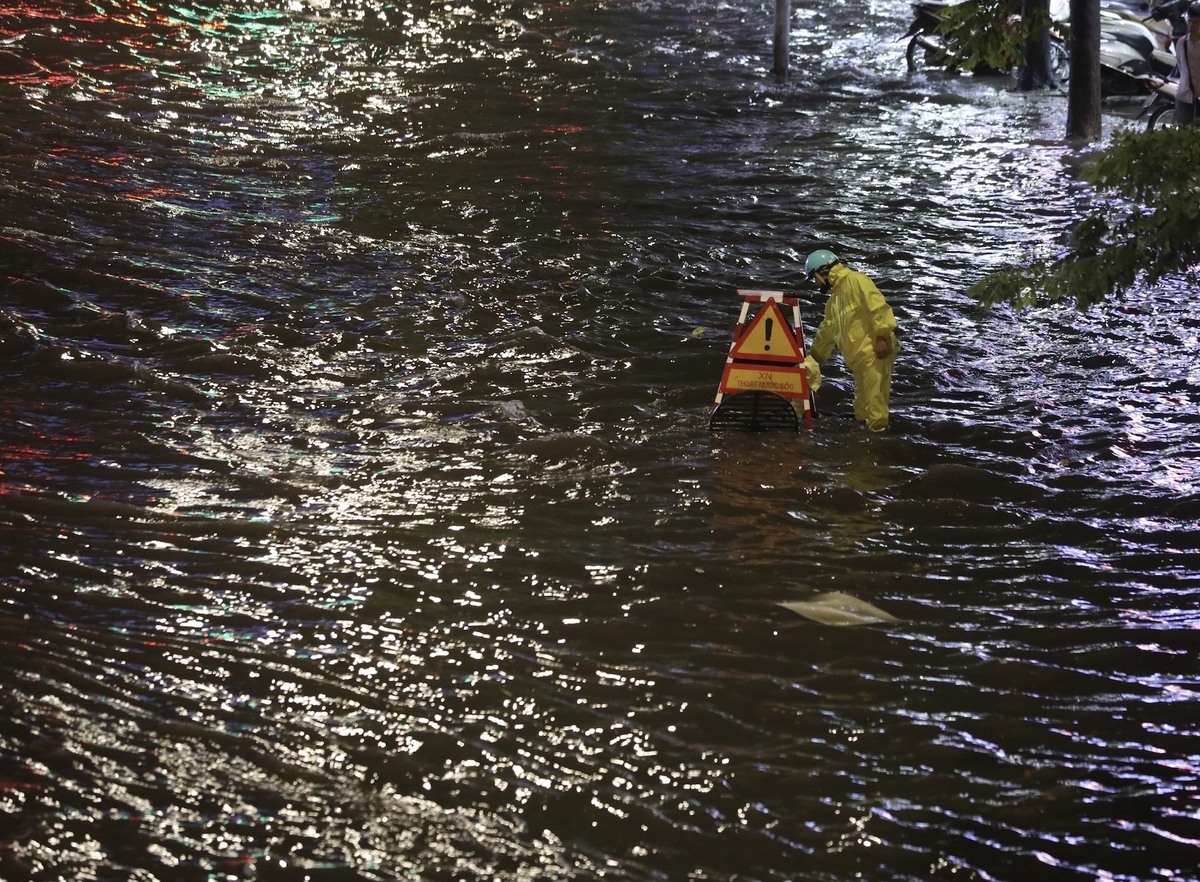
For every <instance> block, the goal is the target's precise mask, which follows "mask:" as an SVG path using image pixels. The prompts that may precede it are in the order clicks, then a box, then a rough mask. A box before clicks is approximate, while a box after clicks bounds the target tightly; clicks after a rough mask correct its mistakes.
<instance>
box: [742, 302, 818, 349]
mask: <svg viewBox="0 0 1200 882" xmlns="http://www.w3.org/2000/svg"><path fill="white" fill-rule="evenodd" d="M729 357H730V358H733V359H752V360H755V361H786V362H792V363H795V362H798V361H803V360H804V356H803V355H802V354H801V353H800V346H799V345H798V344H797V343H796V337H795V335H794V334H793V333H792V326H791V325H789V324H788V323H787V320H786V319H784V317H783V313H782V312H781V311H780V309H779V304H778V302H776V301H774V300H768V301H767V302H766V303H765V304H763V308H762V309H760V310H759V311H758V315H756V316H755V317H754V318H753V319H751V320H750V324H749V325H747V326H746V330H745V331H743V332H742V335H741V336H740V337H738V339H737V342H735V343H734V344H733V348H732V349H730V350H729Z"/></svg>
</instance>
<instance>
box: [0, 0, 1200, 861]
mask: <svg viewBox="0 0 1200 882" xmlns="http://www.w3.org/2000/svg"><path fill="white" fill-rule="evenodd" d="M100 11H101V12H104V13H107V15H104V16H102V15H98V14H96V12H95V11H94V10H92V9H91V8H90V7H89V8H88V9H83V8H82V7H80V8H79V9H75V10H71V9H68V10H67V12H66V13H62V11H61V10H58V9H57V8H56V10H55V17H53V18H49V17H46V15H44V13H45V10H42V11H41V12H38V8H37V7H34V6H27V7H25V8H24V11H21V10H17V11H13V12H10V13H6V14H5V17H4V18H3V19H2V20H0V28H2V29H3V31H4V36H5V40H6V41H7V42H6V44H5V49H4V51H6V52H8V53H9V55H11V56H12V57H11V58H10V57H8V56H5V57H3V58H0V90H2V94H3V96H4V100H5V101H6V102H7V104H8V106H9V107H10V108H11V110H12V112H11V113H7V114H6V115H5V117H4V122H3V123H2V124H0V126H2V128H0V137H2V138H3V143H4V144H5V145H6V147H7V148H8V152H7V153H6V158H5V159H4V160H3V162H0V199H3V201H4V204H5V207H6V209H8V210H7V211H6V213H5V217H8V218H10V220H9V221H6V223H7V224H8V225H7V226H5V227H4V228H3V230H0V236H3V239H4V245H3V249H4V250H3V252H2V256H0V267H2V268H3V270H4V276H5V280H6V293H5V297H4V299H3V304H2V307H3V312H2V313H0V320H3V322H4V324H3V326H2V327H0V332H2V334H0V343H2V344H3V348H2V349H0V358H2V359H3V362H2V364H3V370H4V372H5V378H6V383H5V390H6V391H5V395H4V396H3V415H4V417H5V419H4V425H5V432H4V435H3V438H2V440H0V492H2V493H3V495H2V496H0V499H2V500H3V506H0V543H2V544H3V548H4V554H3V556H2V558H0V576H2V578H3V593H2V594H0V643H2V644H3V649H2V651H3V653H4V656H5V658H6V659H8V660H9V663H8V664H7V665H6V673H5V675H4V681H3V682H4V687H5V688H4V692H3V698H0V709H2V710H3V714H0V719H2V720H3V723H0V806H3V809H4V812H3V814H4V816H5V818H6V820H5V822H4V825H3V826H0V876H3V877H4V878H13V879H58V878H82V877H95V878H106V879H107V878H114V879H115V878H135V877H136V878H139V879H149V878H157V879H164V880H166V879H173V880H174V879H205V880H207V879H233V878H247V877H250V876H254V877H256V878H259V879H264V880H265V879H288V878H299V875H300V874H304V875H308V876H310V877H312V878H322V874H325V875H324V878H330V879H333V878H338V879H350V878H354V879H358V878H362V879H391V878H401V877H412V878H422V879H464V878H489V879H533V878H537V879H543V878H549V879H591V878H600V877H608V878H623V879H624V878H627V879H647V878H697V879H699V878H706V879H733V878H739V879H785V878H786V879H799V878H811V879H830V878H833V879H841V878H850V877H854V876H861V877H865V878H887V879H904V878H922V879H925V878H939V877H943V876H951V875H954V876H957V877H961V878H977V879H983V878H1010V877H1013V876H1017V875H1019V874H1022V873H1025V874H1032V875H1034V876H1039V875H1040V874H1044V873H1045V872H1046V870H1045V868H1046V867H1055V868H1058V869H1059V870H1060V871H1062V872H1076V873H1080V874H1084V875H1092V876H1101V875H1106V874H1107V875H1108V876H1110V877H1112V878H1145V877H1147V876H1149V875H1152V874H1155V873H1157V874H1158V875H1161V876H1164V877H1170V876H1171V875H1172V874H1174V875H1175V876H1176V877H1177V878H1186V876H1187V874H1188V873H1190V872H1192V868H1193V867H1194V864H1195V844H1194V835H1193V831H1191V829H1190V824H1191V815H1192V814H1194V813H1193V812H1192V811H1191V808H1192V807H1191V805H1190V802H1189V800H1190V799H1191V797H1190V794H1191V793H1192V792H1193V791H1194V790H1195V788H1196V785H1197V780H1196V769H1195V764H1194V763H1193V762H1192V761H1191V760H1190V759H1189V757H1190V756H1191V755H1192V753H1194V751H1192V749H1191V747H1190V745H1191V742H1192V740H1194V735H1195V732H1194V724H1193V723H1191V722H1190V720H1191V716H1190V715H1189V714H1188V713H1187V712H1186V711H1187V708H1188V702H1189V701H1193V700H1194V698H1195V691H1196V690H1195V671H1194V665H1192V663H1191V658H1192V656H1193V652H1192V649H1193V647H1192V643H1193V642H1194V640H1193V637H1192V635H1193V632H1194V630H1195V627H1196V622H1195V617H1194V616H1193V615H1191V614H1190V613H1189V612H1188V610H1189V609H1190V608H1191V607H1192V606H1194V605H1195V604H1194V599H1195V593H1196V588H1197V585H1196V576H1195V571H1196V552H1197V547H1196V540H1195V538H1194V530H1193V529H1192V528H1193V527H1194V521H1195V517H1196V512H1197V508H1196V500H1197V487H1196V445H1195V442H1194V440H1193V436H1194V428H1195V425H1196V422H1197V419H1196V416H1195V414H1196V412H1197V408H1196V401H1195V392H1194V390H1195V388H1196V382H1195V381H1196V380H1197V379H1198V377H1197V373H1196V368H1195V367H1194V365H1193V364H1192V359H1191V353H1192V352H1194V351H1195V348H1196V342H1197V334H1196V328H1197V327H1200V318H1198V316H1197V313H1196V307H1195V305H1194V303H1195V298H1194V297H1192V296H1191V294H1192V293H1193V289H1192V288H1190V287H1188V283H1187V282H1186V280H1175V281H1173V282H1171V283H1167V284H1164V285H1163V286H1161V287H1159V288H1156V289H1153V290H1144V291H1138V292H1135V294H1134V295H1133V296H1131V297H1130V298H1129V299H1128V300H1126V301H1125V302H1124V303H1123V304H1122V305H1121V306H1120V307H1118V308H1113V309H1110V310H1108V311H1106V312H1104V313H1102V314H1091V315H1087V316H1078V315H1075V314H1072V313H1069V312H1065V311H1063V310H1061V309H1038V310H1034V311H1031V312H1030V313H1027V314H1025V315H1023V316H1020V317H1014V316H1012V315H1010V314H1008V313H1007V312H1006V311H1004V310H998V311H997V312H996V313H995V314H993V315H990V316H985V315H981V314H978V313H976V312H974V311H973V310H972V309H971V304H970V303H969V302H968V301H967V300H966V298H965V296H964V295H963V291H965V289H966V288H967V286H968V285H969V284H970V283H971V282H972V281H974V280H975V279H976V278H978V277H979V276H980V275H982V274H983V273H984V272H986V271H987V270H988V269H990V268H992V267H993V266H995V265H997V264H998V263H1000V262H1002V261H1005V260H1008V259H1011V258H1013V257H1016V256H1020V255H1024V254H1028V253H1031V252H1032V253H1041V252H1043V251H1045V250H1047V249H1053V247H1054V245H1055V243H1056V242H1057V241H1058V239H1059V238H1060V237H1061V235H1062V234H1063V233H1064V231H1065V229H1066V227H1067V226H1068V225H1069V219H1070V216H1071V212H1072V211H1074V210H1076V209H1077V208H1078V207H1080V206H1081V205H1084V204H1086V198H1087V191H1086V190H1085V189H1084V188H1083V187H1082V186H1081V185H1080V184H1079V183H1078V182H1077V181H1075V180H1074V178H1073V174H1074V172H1073V169H1074V166H1075V164H1076V162H1077V158H1076V157H1075V156H1074V154H1072V153H1071V151H1070V150H1069V149H1068V148H1065V147H1063V146H1062V145H1061V143H1060V141H1059V135H1060V129H1061V126H1062V112H1063V105H1062V102H1061V99H1059V98H1058V97H1056V96H1034V97H1029V96H1021V95H1017V94H1014V93H1010V92H1008V91H1006V90H1005V88H1004V85H1005V84H1004V83H998V82H989V81H977V80H972V79H969V78H943V77H937V76H918V77H912V78H909V77H906V76H905V75H903V73H902V70H903V61H902V58H901V52H902V49H903V44H902V43H898V42H895V40H894V37H895V36H897V35H898V34H899V33H900V32H902V29H903V27H904V26H905V25H906V24H907V22H906V16H907V13H908V10H907V7H906V6H905V5H904V4H893V3H882V4H866V5H862V4H840V5H835V6H834V7H831V8H830V9H828V10H824V11H822V12H821V13H819V14H818V13H811V12H808V11H805V12H802V13H800V14H799V15H798V22H797V25H798V29H797V32H796V35H795V43H794V47H795V51H796V53H797V62H798V63H797V65H796V70H795V72H794V74H793V76H792V78H791V79H790V81H789V82H788V83H786V84H781V83H779V82H777V81H775V80H774V79H773V78H771V77H770V76H769V75H768V74H767V73H766V69H765V68H766V65H767V63H768V59H769V28H767V27H766V24H767V23H768V22H769V13H770V10H745V9H740V8H739V9H735V8H733V7H725V6H719V5H717V6H710V7H705V6H701V7H695V6H694V5H686V4H675V5H672V4H644V3H643V4H633V5H619V6H590V5H578V4H572V5H568V6H562V7H559V6H534V7H511V8H509V7H503V8H500V7H498V8H495V9H488V10H484V9H480V8H475V7H454V8H444V7H438V8H436V9H433V8H431V9H429V10H422V9H421V8H419V7H411V6H410V7H405V8H404V9H401V8H399V7H395V6H392V5H386V4H375V3H368V2H351V0H345V2H334V3H322V4H317V3H309V4H296V5H295V8H290V9H288V10H286V11H283V10H274V9H264V8H260V7H259V6H258V5H256V4H249V5H247V4H213V3H205V4H191V5H190V6H187V7H179V8H173V9H172V10H170V11H166V10H160V11H155V10H153V9H151V8H149V7H145V6H136V8H134V7H133V6H130V5H129V4H125V3H118V2H115V0H113V2H109V3H107V4H102V5H101V7H100ZM60 15H62V16H65V20H66V21H67V22H69V25H68V26H65V27H61V28H59V29H58V30H53V29H52V26H51V24H50V22H51V21H52V20H53V21H57V20H58V19H57V16H60ZM54 27H58V26H54ZM1112 124H1118V123H1117V122H1115V121H1113V122H1112ZM824 240H830V241H832V242H835V243H838V245H837V247H838V248H839V249H840V250H842V251H844V252H845V253H846V254H847V255H848V256H850V257H851V259H852V260H853V262H855V263H858V264H861V265H863V266H864V268H866V269H868V270H869V271H871V272H872V273H873V274H875V275H876V276H877V277H878V278H879V280H880V282H881V284H882V285H883V286H884V288H885V290H886V291H888V294H889V297H890V298H891V299H892V300H893V303H894V306H895V307H896V311H897V313H898V315H899V316H900V319H901V322H902V325H903V328H904V331H905V336H904V345H905V356H904V361H903V362H902V364H901V366H900V369H898V374H897V379H896V388H895V393H894V394H895V407H896V412H897V416H896V431H895V432H893V433H892V434H891V435H889V436H887V437H885V438H865V437H862V436H861V435H859V434H857V433H856V432H855V430H854V428H853V427H852V426H851V425H850V423H849V421H848V420H847V419H846V418H845V417H844V414H845V412H846V411H847V409H848V406H849V396H850V390H849V388H848V384H847V381H846V378H845V377H844V376H842V375H841V374H840V372H839V371H838V369H837V368H836V366H834V367H832V368H831V370H830V372H829V379H828V384H827V386H826V388H825V389H823V390H822V400H821V408H822V411H823V414H824V415H823V416H822V418H821V419H820V421H819V422H818V426H817V429H816V430H815V431H814V432H813V433H811V434H805V435H802V436H800V437H796V438H780V437H775V436H761V437H752V436H739V435H736V434H735V435H725V436H713V435H710V433H709V432H708V431H707V430H706V428H705V425H704V418H705V413H706V408H707V406H708V404H709V402H710V401H711V397H712V394H713V391H714V386H715V382H716V379H717V377H718V374H719V366H720V364H721V362H722V360H723V359H724V357H725V351H726V348H727V345H728V340H727V336H726V335H727V334H728V332H729V329H730V327H731V325H732V322H733V320H734V318H735V312H736V306H737V304H736V297H735V296H734V294H733V291H734V289H735V288H736V287H738V286H747V285H749V286H755V287H762V286H764V285H770V286H785V287H789V288H790V287H794V286H796V285H797V284H798V282H799V278H800V269H799V267H800V266H801V264H802V260H803V256H804V254H805V253H806V251H807V249H808V248H809V247H810V246H811V245H812V244H813V243H815V242H823V241H824ZM802 297H803V298H804V299H805V304H804V310H803V313H804V317H805V321H806V323H807V324H808V329H807V330H808V332H809V334H811V331H812V322H814V321H815V319H816V318H817V316H818V315H819V309H820V304H819V303H818V302H817V300H816V297H815V295H814V294H813V293H812V292H810V291H807V290H802ZM699 327H704V328H706V329H708V330H707V331H706V332H705V333H701V334H695V333H693V332H695V331H696V329H697V328H699ZM824 591H841V592H845V593H848V594H852V595H854V596H856V597H859V598H861V599H863V600H867V601H870V602H871V603H875V604H878V605H879V606H880V607H882V608H884V609H886V610H887V611H889V612H891V613H892V614H894V615H896V616H897V617H898V618H899V619H900V620H901V621H900V623H899V624H898V625H896V626H871V627H866V628H861V629H837V628H828V627H822V626H818V625H815V624H814V623H812V622H809V621H807V620H804V619H801V618H799V617H796V616H794V615H793V614H792V613H791V612H789V611H787V610H785V609H783V608H782V607H780V606H779V605H778V604H779V603H780V602H781V601H787V600H795V599H799V598H804V597H808V596H811V595H812V594H815V593H817V592H824Z"/></svg>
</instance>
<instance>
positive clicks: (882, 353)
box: [804, 249, 900, 432]
mask: <svg viewBox="0 0 1200 882" xmlns="http://www.w3.org/2000/svg"><path fill="white" fill-rule="evenodd" d="M804 271H805V273H806V274H807V275H808V277H809V278H810V279H812V280H813V281H815V282H816V283H817V284H818V285H820V286H821V290H823V291H827V292H829V300H827V301H826V303H825V318H824V319H823V320H822V321H821V324H820V326H819V327H818V328H817V332H816V335H815V336H814V337H813V343H812V346H811V347H809V350H808V354H809V355H810V356H811V357H812V358H813V359H814V360H815V361H816V362H817V364H818V365H820V364H822V363H823V362H824V361H825V360H826V359H827V358H829V356H830V355H832V354H833V347H834V346H837V348H838V350H839V351H840V352H841V353H842V360H843V361H844V362H845V363H846V367H848V368H850V373H851V374H852V375H853V376H854V418H855V419H856V420H860V421H862V422H864V423H866V425H867V428H868V429H870V430H871V431H872V432H882V431H883V430H884V429H886V428H887V426H888V399H889V398H890V397H891V391H892V365H893V364H895V362H896V353H897V352H899V350H900V346H899V344H898V343H897V341H896V317H895V316H894V315H893V314H892V308H891V307H890V306H888V304H887V301H886V300H884V299H883V295H882V294H881V293H879V289H878V288H876V287H875V283H874V282H872V281H871V280H870V279H869V278H867V277H866V276H865V275H863V274H862V273H860V272H855V271H854V270H852V269H850V268H849V267H848V266H846V265H845V264H843V263H842V262H841V260H839V259H838V256H837V255H836V254H834V253H833V252H832V251H827V250H825V249H821V250H819V251H814V252H813V253H812V254H810V255H809V256H808V260H807V261H806V262H805V264H804Z"/></svg>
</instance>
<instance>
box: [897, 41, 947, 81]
mask: <svg viewBox="0 0 1200 882" xmlns="http://www.w3.org/2000/svg"><path fill="white" fill-rule="evenodd" d="M929 41H930V38H929V37H928V36H926V35H925V34H917V35H916V36H915V37H913V38H912V39H911V40H909V41H908V48H907V49H905V50H904V60H905V61H906V62H908V72H909V73H916V72H917V71H919V70H924V69H925V68H927V67H932V66H934V64H935V60H934V58H933V56H934V54H935V50H934V49H932V48H931V47H930V42H929ZM937 54H942V53H937Z"/></svg>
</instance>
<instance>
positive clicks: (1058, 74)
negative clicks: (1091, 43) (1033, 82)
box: [1050, 39, 1071, 86]
mask: <svg viewBox="0 0 1200 882" xmlns="http://www.w3.org/2000/svg"><path fill="white" fill-rule="evenodd" d="M1050 73H1051V74H1052V75H1053V76H1054V81H1055V82H1056V83H1058V85H1059V86H1066V85H1067V83H1069V82H1070V81H1071V53H1070V51H1069V50H1068V49H1067V47H1066V44H1065V43H1063V41H1062V40H1057V39H1052V40H1051V41H1050Z"/></svg>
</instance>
